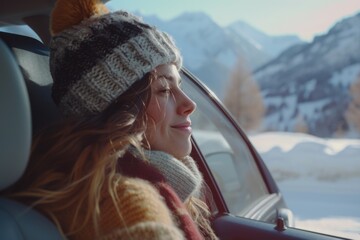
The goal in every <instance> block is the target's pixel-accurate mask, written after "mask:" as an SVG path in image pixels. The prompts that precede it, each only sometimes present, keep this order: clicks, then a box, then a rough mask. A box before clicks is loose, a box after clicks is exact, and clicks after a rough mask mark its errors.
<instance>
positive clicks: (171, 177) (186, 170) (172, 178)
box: [130, 147, 203, 202]
mask: <svg viewBox="0 0 360 240" xmlns="http://www.w3.org/2000/svg"><path fill="white" fill-rule="evenodd" d="M130 152H131V153H132V154H134V155H135V156H137V157H140V156H139V154H138V153H137V150H136V149H135V148H134V147H130ZM144 153H145V157H146V159H148V160H149V163H150V164H151V165H152V166H153V167H155V168H156V169H157V170H158V171H160V172H161V174H162V175H163V176H164V177H165V179H166V181H167V183H168V184H169V185H170V186H171V187H172V188H173V189H174V191H175V192H176V193H177V195H178V196H179V198H180V199H181V201H183V202H184V201H185V200H186V199H188V198H189V197H190V196H195V197H199V195H200V189H201V184H202V181H203V178H202V175H201V173H200V172H199V170H198V168H197V165H196V163H195V161H194V159H192V158H191V157H190V156H186V157H184V158H182V159H177V158H175V157H173V156H172V155H170V154H167V153H165V152H161V151H149V150H144Z"/></svg>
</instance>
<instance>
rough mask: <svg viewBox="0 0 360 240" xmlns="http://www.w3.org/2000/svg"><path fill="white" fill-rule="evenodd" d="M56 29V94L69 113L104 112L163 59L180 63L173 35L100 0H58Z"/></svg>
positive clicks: (53, 66) (53, 43)
mask: <svg viewBox="0 0 360 240" xmlns="http://www.w3.org/2000/svg"><path fill="white" fill-rule="evenodd" d="M51 31H52V34H53V37H52V40H51V42H50V71H51V75H52V77H53V81H54V83H53V88H52V97H53V99H54V101H55V103H56V104H57V105H58V106H59V108H60V110H61V111H62V112H63V113H64V114H65V115H68V116H69V115H70V116H86V115H91V114H96V113H100V112H102V111H103V110H105V109H106V108H107V107H108V106H109V105H110V104H111V103H112V102H113V101H114V100H115V99H116V98H117V97H119V96H120V95H121V94H122V93H124V92H125V91H126V90H127V89H128V88H129V87H130V86H131V85H132V84H133V83H134V82H136V81H138V80H140V79H142V78H143V76H144V75H145V74H146V73H148V72H150V71H152V70H153V69H154V68H156V67H157V66H159V65H162V64H169V63H173V64H175V65H176V67H177V68H178V69H180V68H181V64H182V58H181V55H180V52H179V50H178V48H177V47H176V46H175V44H174V41H173V40H172V38H171V37H170V36H169V35H167V34H166V33H164V32H162V31H159V30H158V29H156V28H155V27H152V26H149V25H148V24H146V23H144V22H142V21H141V20H140V19H139V18H138V17H136V16H134V15H131V14H130V13H127V12H124V11H117V12H109V11H108V9H107V8H106V6H105V5H104V4H103V3H102V2H101V1H100V0H58V1H57V3H56V5H55V7H54V9H53V12H52V15H51Z"/></svg>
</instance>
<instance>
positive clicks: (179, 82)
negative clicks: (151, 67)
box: [159, 75, 182, 85]
mask: <svg viewBox="0 0 360 240" xmlns="http://www.w3.org/2000/svg"><path fill="white" fill-rule="evenodd" d="M159 78H165V79H166V80H168V81H169V82H171V83H176V84H177V85H180V84H181V82H182V79H181V78H178V79H176V78H174V77H173V76H169V75H160V76H159Z"/></svg>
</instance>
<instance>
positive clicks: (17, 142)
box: [0, 39, 31, 190]
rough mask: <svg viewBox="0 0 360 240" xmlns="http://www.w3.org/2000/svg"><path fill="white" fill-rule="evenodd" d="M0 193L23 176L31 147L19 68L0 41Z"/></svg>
mask: <svg viewBox="0 0 360 240" xmlns="http://www.w3.org/2000/svg"><path fill="white" fill-rule="evenodd" d="M0 56H1V57H0V73H1V81H0V114H1V117H0V190H1V189H5V188H6V187H8V186H10V185H11V184H13V183H14V182H16V181H17V180H18V179H19V178H20V177H21V175H22V174H23V172H24V170H25V168H26V165H27V162H28V157H29V152H30V145H31V114H30V102H29V97H28V93H27V89H26V85H25V82H24V79H23V76H22V73H21V71H20V68H19V66H18V64H17V62H16V60H15V59H14V56H13V54H12V53H11V51H10V49H9V47H8V46H7V45H6V44H5V43H4V42H3V41H2V40H1V39H0Z"/></svg>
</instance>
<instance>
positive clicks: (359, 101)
mask: <svg viewBox="0 0 360 240" xmlns="http://www.w3.org/2000/svg"><path fill="white" fill-rule="evenodd" d="M349 91H350V96H351V102H350V103H349V106H348V109H347V110H346V112H345V119H346V121H347V123H348V126H349V130H350V131H354V132H355V133H356V134H357V135H359V134H360V75H359V76H358V78H357V80H355V81H354V82H353V83H352V84H351V85H350V90H349Z"/></svg>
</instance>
